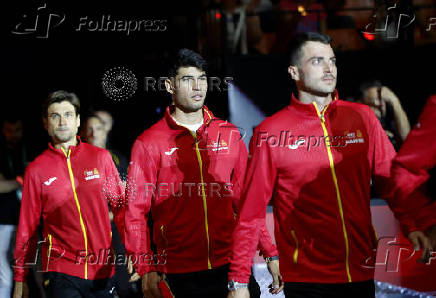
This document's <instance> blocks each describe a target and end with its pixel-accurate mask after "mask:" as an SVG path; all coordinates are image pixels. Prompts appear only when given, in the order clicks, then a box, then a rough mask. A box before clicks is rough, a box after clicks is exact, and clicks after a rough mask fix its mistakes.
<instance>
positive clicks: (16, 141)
mask: <svg viewBox="0 0 436 298" xmlns="http://www.w3.org/2000/svg"><path fill="white" fill-rule="evenodd" d="M23 131H24V128H23V122H22V121H21V119H19V118H18V117H16V116H15V115H13V114H12V115H9V116H8V117H6V118H5V119H4V120H3V121H2V126H1V132H2V139H1V140H0V207H1V208H0V239H1V241H0V298H9V297H10V296H11V292H12V288H13V274H12V269H11V264H10V258H9V256H11V255H12V248H13V246H14V245H13V238H14V233H15V230H16V227H17V224H18V216H19V212H20V200H21V188H22V183H23V175H24V169H25V167H26V166H27V163H28V162H29V160H28V154H27V150H26V148H25V146H24V142H23Z"/></svg>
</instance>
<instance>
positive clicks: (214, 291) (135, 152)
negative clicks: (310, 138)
mask: <svg viewBox="0 0 436 298" xmlns="http://www.w3.org/2000/svg"><path fill="white" fill-rule="evenodd" d="M170 78H171V79H172V81H171V80H167V81H166V87H167V91H168V92H169V93H171V94H172V96H173V103H174V105H172V106H170V107H168V108H167V110H166V112H165V116H164V117H163V118H162V119H161V120H160V121H158V122H157V123H156V124H155V125H153V126H152V127H151V128H149V129H147V130H146V131H144V133H143V134H141V135H140V136H139V137H138V139H137V140H136V141H135V143H134V145H133V148H132V157H131V163H130V166H129V172H128V186H127V199H128V205H127V208H126V219H125V226H126V235H125V237H126V241H125V245H126V250H127V253H128V255H132V256H133V263H135V268H136V271H137V273H138V274H139V275H141V276H142V281H143V289H144V295H146V296H147V297H161V293H160V292H159V289H158V284H159V282H160V281H161V280H162V279H163V275H162V274H158V273H157V272H160V273H166V280H167V281H168V284H169V287H170V289H171V291H172V292H173V294H174V295H175V296H176V297H189V298H195V297H201V298H204V297H210V298H212V297H225V296H226V294H227V274H228V268H229V262H230V256H231V247H232V235H233V229H234V227H235V224H236V214H235V213H237V211H238V210H239V198H240V192H241V186H242V182H243V178H244V174H245V168H246V159H247V149H246V147H245V145H244V142H243V141H242V138H241V136H240V134H239V131H238V129H237V128H236V127H235V126H233V125H232V124H230V123H228V122H226V121H223V120H220V119H218V118H216V117H214V116H213V114H212V113H211V112H210V111H209V110H208V109H207V108H206V107H205V106H204V100H205V97H206V91H207V78H206V74H205V61H204V60H203V58H202V57H201V56H200V55H198V54H197V53H195V52H192V51H190V50H188V49H182V50H180V51H179V53H178V55H177V60H176V62H175V64H174V67H173V69H172V70H171V72H170ZM150 210H151V213H152V218H153V226H154V228H153V238H154V243H155V244H156V246H157V254H156V258H155V260H156V265H155V266H152V265H150V264H147V263H144V262H142V259H143V258H141V255H149V254H150V239H149V236H148V233H147V216H148V213H149V211H150ZM264 223H265V222H264ZM264 223H263V225H262V237H260V240H261V241H260V249H261V252H262V253H263V256H264V257H271V258H273V257H274V259H275V258H276V257H277V251H276V248H275V246H274V245H272V243H271V239H270V236H269V234H268V232H267V231H266V228H265V225H264ZM269 268H270V269H271V270H272V271H273V272H274V273H275V278H276V280H275V281H274V282H275V284H277V285H278V284H279V283H280V281H279V280H278V261H277V260H274V261H271V262H269ZM249 275H250V274H249ZM277 290H278V289H277ZM277 290H276V291H277Z"/></svg>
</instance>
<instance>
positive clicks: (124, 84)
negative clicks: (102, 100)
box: [101, 66, 138, 101]
mask: <svg viewBox="0 0 436 298" xmlns="http://www.w3.org/2000/svg"><path fill="white" fill-rule="evenodd" d="M101 84H102V87H103V92H104V94H105V95H106V97H108V98H110V99H112V100H115V101H123V100H126V99H129V98H131V97H132V96H133V95H134V94H135V92H136V89H137V88H138V80H137V79H136V77H135V75H134V74H133V72H132V71H131V70H129V69H127V68H125V67H122V66H119V67H114V68H111V69H109V70H107V71H106V72H105V73H104V75H103V79H102V82H101Z"/></svg>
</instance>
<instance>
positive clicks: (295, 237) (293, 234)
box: [291, 229, 298, 264]
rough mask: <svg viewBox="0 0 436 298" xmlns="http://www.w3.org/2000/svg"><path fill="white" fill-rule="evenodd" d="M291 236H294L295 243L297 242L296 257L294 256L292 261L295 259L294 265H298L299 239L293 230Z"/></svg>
mask: <svg viewBox="0 0 436 298" xmlns="http://www.w3.org/2000/svg"><path fill="white" fill-rule="evenodd" d="M291 234H292V238H294V242H295V251H294V255H293V256H292V259H293V261H294V263H295V264H297V261H298V239H297V236H296V235H295V231H294V230H293V229H292V230H291Z"/></svg>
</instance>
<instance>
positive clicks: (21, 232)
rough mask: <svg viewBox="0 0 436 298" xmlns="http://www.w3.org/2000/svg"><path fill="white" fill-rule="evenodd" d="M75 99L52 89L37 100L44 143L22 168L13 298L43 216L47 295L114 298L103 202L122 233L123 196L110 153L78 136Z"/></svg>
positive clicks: (32, 254) (21, 286)
mask: <svg viewBox="0 0 436 298" xmlns="http://www.w3.org/2000/svg"><path fill="white" fill-rule="evenodd" d="M79 109H80V102H79V99H78V98H77V96H76V95H75V94H74V93H69V92H65V91H56V92H53V93H51V94H50V95H49V97H48V98H47V99H46V101H45V102H44V105H43V113H44V115H43V120H44V125H45V128H46V129H47V131H48V134H49V135H50V137H51V143H50V144H49V148H48V149H47V150H46V151H44V152H43V153H42V154H41V155H39V156H38V157H37V158H36V159H35V160H34V161H33V162H32V163H30V165H29V166H28V167H27V169H26V172H25V176H24V188H23V199H22V203H21V213H20V219H19V224H18V233H17V239H16V245H15V260H16V264H15V266H14V273H15V274H14V279H15V281H16V283H15V291H14V298H18V297H22V296H23V295H24V296H26V293H25V292H26V284H25V282H26V275H27V271H28V270H27V269H26V266H27V265H28V264H29V263H32V262H34V260H35V256H36V246H37V243H36V242H37V240H38V236H39V233H38V226H39V223H40V220H41V218H42V222H43V229H42V234H43V241H42V242H39V243H38V245H41V246H42V266H43V268H42V269H43V271H44V272H46V273H45V276H44V286H45V288H46V290H47V295H48V297H56V298H57V297H113V293H112V292H113V289H112V285H111V281H110V277H111V276H112V275H113V273H114V266H113V264H114V262H115V259H114V257H113V255H112V252H111V237H112V235H111V226H110V221H109V213H108V201H107V200H110V202H111V203H112V205H113V208H112V211H113V212H114V214H115V215H114V216H115V220H116V222H117V223H118V228H119V229H120V231H123V226H122V225H123V214H122V210H123V209H122V208H118V206H119V205H120V204H121V203H122V201H123V198H124V188H123V187H122V184H121V181H120V178H119V176H118V172H117V169H116V167H115V165H114V164H113V162H112V158H111V155H110V154H109V152H108V151H106V150H104V149H101V148H98V147H95V146H92V145H89V144H86V143H82V142H81V141H80V139H79V138H77V137H76V134H77V129H78V127H79V125H80V115H79Z"/></svg>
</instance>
